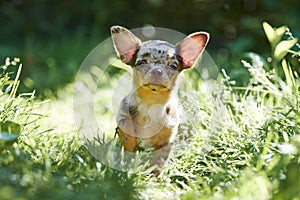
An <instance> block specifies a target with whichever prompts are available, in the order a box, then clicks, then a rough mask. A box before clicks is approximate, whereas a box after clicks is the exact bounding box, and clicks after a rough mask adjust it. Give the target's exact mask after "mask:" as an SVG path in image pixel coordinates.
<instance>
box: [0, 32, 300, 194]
mask: <svg viewBox="0 0 300 200" xmlns="http://www.w3.org/2000/svg"><path fill="white" fill-rule="evenodd" d="M269 37H270V36H269ZM277 42H279V41H277ZM275 47H276V44H273V45H272V48H275ZM277 51H281V50H280V49H278V50H277ZM282 53H283V51H281V54H280V55H282ZM262 59H263V58H261V57H255V56H254V57H252V60H250V61H249V62H246V61H243V62H242V63H243V65H244V67H245V68H246V69H247V70H248V71H249V73H250V75H251V80H250V82H249V85H248V86H247V87H243V88H241V87H238V86H235V84H234V80H231V79H230V77H228V76H227V75H226V72H225V71H223V75H222V76H221V77H220V78H219V80H217V81H196V80H195V79H192V78H191V79H189V80H190V81H191V82H194V83H193V85H198V86H199V88H200V89H198V90H195V89H193V88H188V89H187V90H184V91H182V92H181V93H180V96H181V101H182V106H183V108H184V110H185V113H186V116H187V120H186V121H185V122H184V123H183V124H182V125H181V127H180V130H181V131H180V132H181V133H180V134H179V135H178V136H177V138H176V141H175V144H174V147H175V148H174V153H173V157H172V159H171V160H170V163H169V165H168V167H166V169H165V172H164V174H163V175H162V176H161V177H156V176H153V175H151V174H148V173H147V171H143V170H141V171H138V172H137V173H131V172H128V173H127V172H121V171H118V170H114V169H111V168H109V167H107V166H105V165H104V164H103V163H101V162H100V161H98V160H97V159H95V158H94V157H93V156H92V155H91V154H90V153H89V152H88V151H87V149H86V148H85V147H84V145H83V142H82V140H81V139H80V137H79V136H78V133H77V130H76V126H75V123H74V121H73V110H72V109H73V108H72V105H73V102H72V101H73V99H72V95H73V94H72V91H73V85H72V84H71V85H68V86H66V87H65V88H64V89H62V90H61V91H59V92H58V95H57V97H53V98H50V100H46V101H41V100H39V99H36V98H35V93H34V92H32V93H28V94H18V92H17V89H18V85H19V81H18V77H19V74H20V72H21V67H22V66H21V64H20V63H19V60H18V59H13V60H9V59H7V60H6V62H5V64H4V65H3V66H1V70H2V71H3V72H2V74H1V75H0V199H7V200H8V199H184V200H190V199H279V200H281V199H294V200H297V199H300V179H299V177H298V175H299V173H300V135H299V132H300V131H299V127H300V94H299V93H300V82H299V77H298V74H296V73H294V72H293V71H292V70H291V68H290V66H289V63H287V62H286V61H285V60H284V58H283V60H280V61H278V64H279V66H280V67H281V68H282V70H283V72H284V77H280V76H278V73H277V71H274V70H266V68H265V66H263V65H262V63H267V62H266V61H264V60H262ZM7 68H10V69H13V71H16V73H15V74H16V75H14V74H11V73H8V72H7ZM11 76H13V77H14V78H13V79H11V78H10V77H11ZM189 76H190V75H189V74H187V78H189ZM115 79H116V80H117V77H115ZM203 86H206V87H203ZM201 88H202V89H201ZM204 88H205V89H204ZM111 93H112V90H110V89H109V88H107V89H105V90H104V92H103V94H105V96H106V95H108V96H109V95H111ZM108 99H109V98H100V97H97V98H96V101H97V102H96V103H97V104H96V105H98V106H99V107H100V108H99V110H98V111H99V114H100V113H104V115H103V116H101V115H98V117H99V119H97V120H98V121H101V120H102V121H103V120H106V121H105V122H106V124H107V126H108V127H109V126H110V127H109V128H111V126H113V125H114V123H115V122H107V118H109V116H111V114H110V111H109V109H101V108H102V107H103V108H106V107H105V105H107V103H108V102H106V101H108ZM98 111H97V112H98ZM109 128H107V130H109ZM105 130H106V129H105Z"/></svg>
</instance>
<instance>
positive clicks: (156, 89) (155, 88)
mask: <svg viewBox="0 0 300 200" xmlns="http://www.w3.org/2000/svg"><path fill="white" fill-rule="evenodd" d="M143 86H144V87H146V88H148V89H150V90H151V91H152V92H159V91H161V90H166V89H167V87H166V86H164V85H162V84H161V83H146V84H144V85H143Z"/></svg>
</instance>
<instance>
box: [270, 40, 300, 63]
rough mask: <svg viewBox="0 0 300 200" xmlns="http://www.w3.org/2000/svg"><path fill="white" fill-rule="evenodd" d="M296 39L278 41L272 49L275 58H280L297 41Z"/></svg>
mask: <svg viewBox="0 0 300 200" xmlns="http://www.w3.org/2000/svg"><path fill="white" fill-rule="evenodd" d="M297 41H298V40H297V39H296V38H295V39H292V40H283V41H281V42H279V43H278V45H277V46H276V47H275V49H274V57H275V58H276V60H282V58H284V56H285V55H286V54H287V53H288V51H289V50H290V49H291V48H292V47H293V46H294V45H295V44H296V43H297Z"/></svg>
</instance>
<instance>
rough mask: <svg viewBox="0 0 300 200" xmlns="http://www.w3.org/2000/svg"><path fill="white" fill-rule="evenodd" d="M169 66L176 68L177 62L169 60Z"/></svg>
mask: <svg viewBox="0 0 300 200" xmlns="http://www.w3.org/2000/svg"><path fill="white" fill-rule="evenodd" d="M169 67H171V68H172V69H174V70H176V69H177V67H178V63H177V62H171V63H170V64H169Z"/></svg>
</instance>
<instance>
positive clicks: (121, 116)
mask: <svg viewBox="0 0 300 200" xmlns="http://www.w3.org/2000/svg"><path fill="white" fill-rule="evenodd" d="M117 123H118V134H119V139H120V143H121V145H123V146H124V149H125V150H126V151H133V150H134V149H135V148H136V147H137V142H136V137H135V135H136V134H135V130H134V122H133V119H132V117H131V114H130V112H129V104H128V101H127V98H124V99H123V100H122V102H121V104H120V109H119V112H118V116H117Z"/></svg>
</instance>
